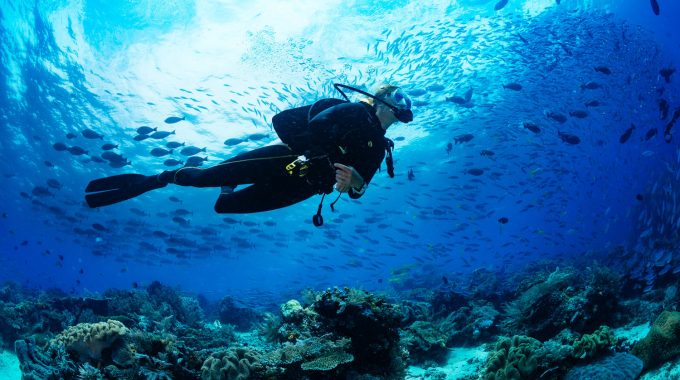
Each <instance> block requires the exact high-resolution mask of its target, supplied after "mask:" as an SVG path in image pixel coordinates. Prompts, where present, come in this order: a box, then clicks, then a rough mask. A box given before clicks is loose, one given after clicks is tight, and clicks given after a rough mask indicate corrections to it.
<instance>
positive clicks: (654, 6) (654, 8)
mask: <svg viewBox="0 0 680 380" xmlns="http://www.w3.org/2000/svg"><path fill="white" fill-rule="evenodd" d="M650 3H651V4H652V11H653V12H654V14H655V15H657V16H658V15H659V13H661V10H660V9H659V3H658V2H657V1H656V0H650Z"/></svg>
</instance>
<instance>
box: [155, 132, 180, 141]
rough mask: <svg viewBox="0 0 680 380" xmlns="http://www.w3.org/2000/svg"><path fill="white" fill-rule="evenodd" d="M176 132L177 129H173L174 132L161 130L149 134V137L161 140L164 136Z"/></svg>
mask: <svg viewBox="0 0 680 380" xmlns="http://www.w3.org/2000/svg"><path fill="white" fill-rule="evenodd" d="M174 134H175V131H172V132H166V131H160V132H154V133H152V134H151V135H149V137H151V138H152V139H156V140H159V139H164V138H166V137H168V136H170V135H174Z"/></svg>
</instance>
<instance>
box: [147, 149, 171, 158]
mask: <svg viewBox="0 0 680 380" xmlns="http://www.w3.org/2000/svg"><path fill="white" fill-rule="evenodd" d="M168 154H172V149H170V150H167V149H163V148H153V149H151V155H152V156H154V157H163V156H167V155H168Z"/></svg>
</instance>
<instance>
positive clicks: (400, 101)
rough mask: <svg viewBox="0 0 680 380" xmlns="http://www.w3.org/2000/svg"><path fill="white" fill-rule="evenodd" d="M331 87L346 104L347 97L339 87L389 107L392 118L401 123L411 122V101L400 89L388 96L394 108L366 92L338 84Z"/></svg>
mask: <svg viewBox="0 0 680 380" xmlns="http://www.w3.org/2000/svg"><path fill="white" fill-rule="evenodd" d="M333 87H335V89H336V90H338V92H340V93H341V94H342V96H343V97H344V98H345V100H347V101H348V102H349V101H350V100H349V97H347V95H345V92H344V91H342V90H341V89H340V88H341V87H342V88H346V89H348V90H351V91H355V92H358V93H360V94H362V95H366V96H368V97H370V98H372V99H374V100H377V101H379V102H380V103H382V104H384V105H385V106H387V107H389V108H390V109H391V110H392V112H393V113H394V116H395V117H396V118H397V120H399V121H401V122H402V123H409V122H411V121H413V111H411V99H410V98H409V97H408V95H406V93H405V92H404V91H402V90H401V89H400V88H397V89H396V90H394V91H392V93H391V94H390V97H391V98H392V100H393V101H394V103H395V104H397V105H396V106H395V105H393V104H390V103H388V102H386V101H385V100H384V99H382V98H380V97H377V96H375V95H373V94H369V93H368V92H366V91H363V90H360V89H358V88H356V87H351V86H347V85H344V84H340V83H333Z"/></svg>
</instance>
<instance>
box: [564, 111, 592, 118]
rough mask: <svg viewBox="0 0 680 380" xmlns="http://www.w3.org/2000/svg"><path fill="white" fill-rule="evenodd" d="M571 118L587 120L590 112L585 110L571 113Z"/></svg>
mask: <svg viewBox="0 0 680 380" xmlns="http://www.w3.org/2000/svg"><path fill="white" fill-rule="evenodd" d="M569 116H571V117H577V118H579V119H585V118H586V117H588V111H583V110H575V111H569Z"/></svg>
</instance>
